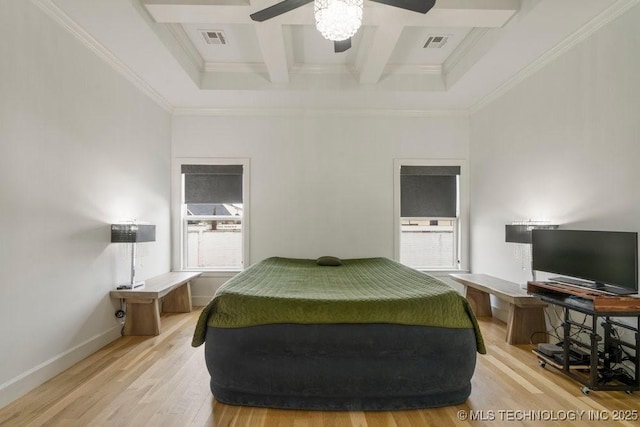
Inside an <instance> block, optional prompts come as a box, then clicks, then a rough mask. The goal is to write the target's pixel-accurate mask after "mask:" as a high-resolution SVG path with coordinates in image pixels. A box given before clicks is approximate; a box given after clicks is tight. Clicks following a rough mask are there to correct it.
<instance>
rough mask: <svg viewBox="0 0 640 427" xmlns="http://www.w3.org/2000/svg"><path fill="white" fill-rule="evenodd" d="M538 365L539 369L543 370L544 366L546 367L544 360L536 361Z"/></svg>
mask: <svg viewBox="0 0 640 427" xmlns="http://www.w3.org/2000/svg"><path fill="white" fill-rule="evenodd" d="M538 365H540V367H541V368H544V367H545V366H547V362H545V361H544V360H538Z"/></svg>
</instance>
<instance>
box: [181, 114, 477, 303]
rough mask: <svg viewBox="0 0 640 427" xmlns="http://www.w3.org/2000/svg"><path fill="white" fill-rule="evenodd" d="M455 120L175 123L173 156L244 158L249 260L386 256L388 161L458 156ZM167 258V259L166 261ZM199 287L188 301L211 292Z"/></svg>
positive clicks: (309, 117)
mask: <svg viewBox="0 0 640 427" xmlns="http://www.w3.org/2000/svg"><path fill="white" fill-rule="evenodd" d="M468 141H469V129H468V118H467V117H466V116H465V117H460V116H458V117H455V116H448V117H383V116H381V117H376V116H369V117H361V116H357V115H346V116H345V115H339V114H338V113H335V114H333V113H327V114H319V113H316V114H302V113H300V114H293V115H291V116H282V115H273V116H268V117H255V116H254V117H246V116H233V117H225V116H176V117H174V120H173V156H175V157H236V158H250V161H251V207H250V208H251V222H250V233H251V235H250V236H251V248H250V258H251V263H255V262H258V261H260V260H262V259H264V258H267V257H270V256H286V257H297V258H316V257H318V256H320V255H335V256H339V257H342V258H354V257H375V256H385V257H389V258H393V159H394V158H444V159H452V158H457V159H467V158H468ZM176 259H177V258H176ZM204 282H205V281H204V280H199V281H197V282H196V283H195V284H194V295H195V296H198V295H201V296H205V295H211V294H212V290H213V287H209V288H205V286H206V285H205V284H204Z"/></svg>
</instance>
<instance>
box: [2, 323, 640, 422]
mask: <svg viewBox="0 0 640 427" xmlns="http://www.w3.org/2000/svg"><path fill="white" fill-rule="evenodd" d="M197 317H198V312H197V311H194V312H191V313H184V314H165V315H163V316H162V322H163V327H164V331H163V334H162V335H159V336H155V337H122V338H120V339H118V340H117V341H115V342H113V343H111V344H109V345H108V346H106V347H104V348H103V349H101V350H99V351H98V352H96V353H94V354H93V355H91V356H89V357H88V358H87V359H85V360H83V361H81V362H79V363H78V364H76V365H74V366H73V367H72V368H70V369H68V370H67V371H65V372H63V373H62V374H60V375H58V376H57V377H55V378H53V379H52V380H50V381H48V382H46V383H45V384H43V385H41V386H40V387H38V388H36V389H35V390H33V391H32V392H30V393H28V394H27V395H25V396H23V397H22V398H20V399H18V400H17V401H15V402H13V403H11V404H10V405H8V406H6V407H5V408H2V409H0V426H42V425H47V426H49V425H51V426H67V425H69V426H88V425H91V426H114V425H117V426H149V425H158V426H180V427H182V426H236V427H244V426H247V427H253V426H258V427H286V426H289V427H328V426H339V427H343V426H344V427H350V426H359V427H394V426H397V427H403V426H407V427H412V426H420V427H422V426H445V425H446V426H469V425H473V426H474V427H475V426H496V425H530V426H539V425H541V422H533V421H523V422H508V421H506V420H501V419H500V418H499V417H498V416H499V412H498V411H505V410H521V411H543V410H544V411H556V412H557V411H569V410H574V411H589V410H591V411H609V413H610V412H611V411H613V410H637V408H638V397H637V394H632V395H628V394H626V393H624V392H600V391H599V392H595V391H594V392H591V393H590V394H589V395H588V396H585V395H583V394H582V393H581V392H580V386H579V385H578V384H577V383H575V382H574V381H572V380H570V379H569V378H567V377H565V376H564V375H562V374H561V373H559V372H557V371H555V370H553V369H545V368H542V367H540V366H538V363H537V359H536V357H535V356H534V355H533V354H532V353H531V349H532V346H531V345H509V344H508V343H506V342H505V341H504V336H505V325H504V324H503V323H502V322H499V321H496V320H493V319H492V318H486V319H480V321H479V322H480V327H481V329H482V331H483V335H484V338H485V341H486V343H487V347H488V354H487V355H478V359H477V367H476V372H475V374H474V377H473V379H472V387H473V390H472V393H471V396H470V397H469V399H468V400H467V401H466V402H464V403H463V404H460V405H455V406H450V407H444V408H431V409H422V410H410V411H391V412H385V411H383V412H346V411H336V412H334V411H328V412H323V411H304V410H299V411H298V410H281V409H266V408H250V407H241V406H231V405H225V404H222V403H219V402H217V401H215V400H214V399H213V398H212V396H211V392H210V390H209V374H208V373H207V370H206V366H205V362H204V351H203V348H202V347H199V348H195V349H194V348H192V347H191V346H190V341H191V334H192V333H193V328H194V326H195V322H196V320H197ZM453 368H455V367H453ZM458 411H464V413H465V414H470V413H471V412H470V411H484V412H485V413H486V412H487V411H494V414H495V415H496V417H497V418H496V419H495V420H494V421H487V420H484V421H482V420H474V421H469V420H468V419H467V420H461V419H459V417H458ZM476 413H479V412H476ZM585 424H586V423H585V422H582V423H581V422H577V421H576V422H572V421H567V422H563V423H562V425H563V426H579V425H585ZM594 425H596V424H594ZM597 425H608V424H607V423H603V422H600V423H597ZM615 425H620V426H632V425H636V424H634V423H633V422H620V423H615Z"/></svg>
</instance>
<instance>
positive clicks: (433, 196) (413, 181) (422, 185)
mask: <svg viewBox="0 0 640 427" xmlns="http://www.w3.org/2000/svg"><path fill="white" fill-rule="evenodd" d="M459 174H460V167H459V166H402V167H401V168H400V216H402V217H404V218H407V217H435V218H455V217H456V211H457V207H458V191H457V176H458V175H459Z"/></svg>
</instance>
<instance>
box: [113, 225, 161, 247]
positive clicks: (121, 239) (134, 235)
mask: <svg viewBox="0 0 640 427" xmlns="http://www.w3.org/2000/svg"><path fill="white" fill-rule="evenodd" d="M155 241H156V226H155V225H146V224H111V243H140V242H155Z"/></svg>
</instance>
